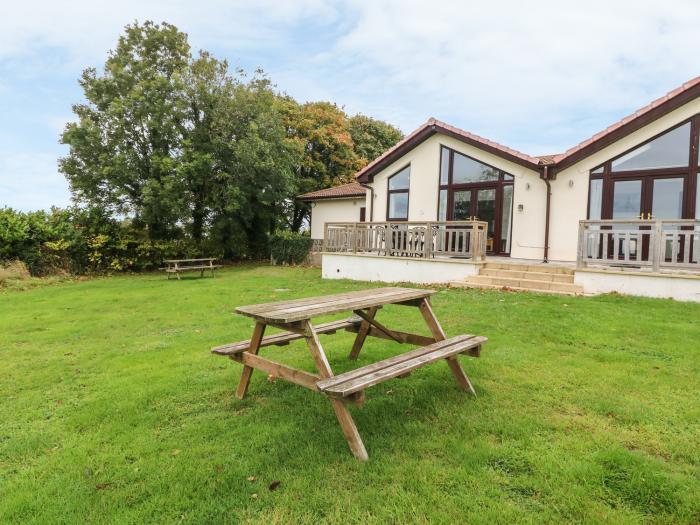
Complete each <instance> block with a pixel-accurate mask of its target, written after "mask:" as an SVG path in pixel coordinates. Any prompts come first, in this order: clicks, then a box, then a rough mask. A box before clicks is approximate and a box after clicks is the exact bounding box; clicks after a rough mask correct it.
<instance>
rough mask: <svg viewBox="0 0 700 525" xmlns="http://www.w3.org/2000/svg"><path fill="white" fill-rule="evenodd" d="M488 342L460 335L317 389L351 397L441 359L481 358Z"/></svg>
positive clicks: (335, 378)
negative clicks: (455, 357) (460, 356)
mask: <svg viewBox="0 0 700 525" xmlns="http://www.w3.org/2000/svg"><path fill="white" fill-rule="evenodd" d="M486 341H487V338H486V337H481V336H475V335H458V336H456V337H451V338H449V339H443V340H442V341H438V342H436V343H433V344H431V345H428V346H423V347H421V348H418V349H416V350H412V351H410V352H406V353H405V354H401V355H397V356H394V357H390V358H388V359H384V360H382V361H378V362H376V363H372V364H370V365H367V366H363V367H362V368H357V369H355V370H351V371H350V372H346V373H344V374H339V375H337V376H333V377H329V378H328V379H323V380H321V381H318V382H317V383H316V386H318V389H319V390H320V391H321V392H324V393H326V394H328V395H332V396H337V397H348V396H351V395H353V394H356V393H357V392H361V391H363V390H364V389H366V388H369V387H370V386H373V385H376V384H378V383H382V382H384V381H387V380H389V379H393V378H395V377H402V376H406V375H408V374H409V373H410V372H411V371H413V370H415V369H416V368H420V367H422V366H425V365H428V364H430V363H434V362H435V361H439V360H441V359H449V358H453V357H454V356H456V355H458V354H467V355H470V356H472V357H479V355H480V353H481V345H482V344H483V343H485V342H486Z"/></svg>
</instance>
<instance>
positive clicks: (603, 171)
mask: <svg viewBox="0 0 700 525" xmlns="http://www.w3.org/2000/svg"><path fill="white" fill-rule="evenodd" d="M699 135H700V115H696V116H694V117H693V118H691V119H690V120H688V121H686V122H682V123H681V124H679V125H677V126H674V127H673V128H671V129H669V130H667V131H664V132H663V133H661V134H659V135H657V136H656V137H654V138H652V139H650V140H648V141H646V142H644V143H642V144H640V145H638V146H635V147H634V148H632V149H631V150H629V151H627V152H625V153H623V154H622V155H619V156H617V157H615V158H613V159H610V160H609V161H607V162H605V163H604V164H603V165H601V166H598V167H597V168H595V169H593V170H591V172H590V186H589V197H588V218H589V219H592V220H597V219H624V220H630V219H646V220H649V219H668V220H672V219H680V218H685V219H693V218H700V202H699V201H700V187H698V186H700V181H699V179H700V176H699V175H698V152H697V148H691V144H694V145H700V136H699Z"/></svg>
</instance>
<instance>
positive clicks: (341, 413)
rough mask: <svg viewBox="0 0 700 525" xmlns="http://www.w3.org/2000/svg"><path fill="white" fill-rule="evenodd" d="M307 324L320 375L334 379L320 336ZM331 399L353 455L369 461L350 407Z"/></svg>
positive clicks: (308, 342)
mask: <svg viewBox="0 0 700 525" xmlns="http://www.w3.org/2000/svg"><path fill="white" fill-rule="evenodd" d="M306 324H307V332H306V333H307V335H306V343H307V345H308V347H309V351H310V352H311V356H312V357H313V359H314V362H315V363H316V367H317V368H318V373H319V375H320V376H321V377H322V378H324V379H325V378H329V377H332V376H333V371H332V370H331V367H330V365H329V364H328V359H327V358H326V354H325V353H324V352H323V347H322V346H321V342H320V341H319V340H318V334H317V333H316V331H315V330H314V327H313V325H312V324H311V322H310V321H307V323H306ZM329 399H330V401H331V405H332V406H333V410H334V411H335V416H336V417H337V418H338V423H340V428H341V429H342V430H343V434H344V435H345V439H346V440H347V442H348V445H349V446H350V450H351V451H352V453H353V455H354V456H355V457H356V458H357V459H359V460H361V461H367V460H368V459H369V456H368V455H367V450H366V449H365V445H364V443H363V442H362V437H360V433H359V431H358V430H357V426H356V425H355V421H354V420H353V419H352V415H351V414H350V410H348V407H347V406H345V404H344V403H343V402H342V401H341V400H340V399H335V398H329Z"/></svg>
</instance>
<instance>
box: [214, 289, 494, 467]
mask: <svg viewBox="0 0 700 525" xmlns="http://www.w3.org/2000/svg"><path fill="white" fill-rule="evenodd" d="M433 293H435V292H434V291H433V290H419V289H413V288H395V287H388V288H376V289H373V290H361V291H356V292H347V293H342V294H335V295H328V296H323V297H310V298H305V299H297V300H292V301H281V302H275V303H266V304H259V305H251V306H241V307H239V308H236V312H237V313H239V314H241V315H246V316H248V317H252V318H253V319H255V328H254V329H253V336H252V338H251V339H249V340H247V341H241V342H239V343H232V344H227V345H221V346H217V347H215V348H212V352H213V353H215V354H217V355H222V356H227V357H229V358H231V359H233V360H235V361H238V362H239V363H241V364H243V374H242V376H241V380H240V382H239V384H238V388H237V390H236V396H237V397H238V398H239V399H242V398H243V397H244V396H245V394H246V391H247V389H248V385H249V383H250V376H251V373H252V371H253V370H254V369H256V370H261V371H263V372H265V373H267V374H268V375H270V376H272V377H276V378H281V379H284V380H286V381H290V382H292V383H295V384H297V385H300V386H303V387H306V388H309V389H311V390H314V391H317V392H321V393H323V394H326V395H327V396H328V399H329V400H330V402H331V405H332V406H333V409H334V410H335V414H336V417H337V418H338V422H339V423H340V427H341V429H342V430H343V434H345V439H346V440H347V442H348V445H349V446H350V450H351V451H352V453H353V454H354V455H355V457H357V458H358V459H361V460H366V459H367V457H368V456H367V451H366V450H365V446H364V443H363V442H362V438H361V437H360V434H359V432H358V430H357V427H356V426H355V422H354V421H353V419H352V415H351V414H350V411H349V410H348V407H347V404H348V403H355V404H360V405H361V404H363V403H364V391H365V389H367V388H369V387H371V386H373V385H376V384H378V383H381V382H384V381H388V380H390V379H393V378H396V377H399V378H401V377H406V376H408V375H410V373H411V372H412V371H413V370H415V369H417V368H420V367H422V366H425V365H428V364H431V363H434V362H435V361H441V360H445V361H447V364H448V365H449V368H450V370H451V371H452V374H453V375H454V377H455V379H456V380H457V383H458V385H459V386H460V387H461V388H462V389H464V390H466V391H468V392H470V393H471V394H473V395H476V392H475V391H474V387H473V386H472V384H471V382H470V381H469V378H468V377H467V375H466V374H465V373H464V370H463V369H462V367H461V365H460V363H459V361H458V356H459V355H468V356H472V357H479V355H480V352H481V345H482V344H483V343H485V342H486V338H485V337H481V336H474V335H459V336H456V337H452V338H450V339H447V338H446V337H445V332H444V331H443V329H442V327H441V326H440V323H439V321H438V320H437V317H435V314H434V313H433V310H432V307H431V305H430V301H429V298H430V296H431V295H432V294H433ZM389 304H395V305H402V306H409V307H415V308H417V309H418V310H419V311H420V314H421V315H422V317H423V320H424V321H425V323H426V324H427V326H428V329H429V331H430V334H431V335H430V336H426V335H420V334H414V333H408V332H401V331H398V330H393V329H391V328H388V327H387V326H385V325H384V324H382V323H381V322H379V321H378V320H377V319H376V315H377V312H378V311H379V310H380V309H381V308H382V307H383V306H384V305H389ZM346 311H351V312H353V313H354V314H355V316H353V317H350V318H348V319H343V320H339V321H331V322H328V323H322V324H318V325H314V324H313V323H312V322H311V319H312V318H314V317H318V316H321V315H332V314H336V313H340V312H346ZM267 326H273V327H275V328H280V329H282V330H284V331H283V332H281V333H277V334H272V335H269V336H265V335H264V334H265V328H266V327H267ZM338 330H346V331H348V332H353V333H355V334H357V335H356V336H355V341H354V343H353V346H352V349H351V350H350V356H349V357H350V359H356V358H357V356H358V355H359V353H360V351H361V349H362V346H363V344H364V341H365V339H366V338H367V337H379V338H382V339H387V340H391V341H395V342H397V343H405V344H412V345H418V346H419V348H416V349H414V350H411V351H409V352H406V353H403V354H400V355H397V356H394V357H390V358H388V359H384V360H382V361H378V362H376V363H372V364H370V365H367V366H363V367H361V368H358V369H356V370H352V371H350V372H346V373H344V374H340V375H337V376H334V375H333V371H332V370H331V367H330V364H329V363H328V359H327V357H326V354H325V352H324V350H323V347H322V346H321V341H320V340H319V337H318V336H319V335H321V334H333V333H335V332H337V331H338ZM297 339H304V340H305V341H306V345H307V346H308V348H309V351H310V353H311V357H312V358H313V360H314V362H315V364H316V369H317V370H318V373H317V374H315V373H311V372H307V371H305V370H300V369H297V368H292V367H290V366H288V365H285V364H282V363H279V362H276V361H272V360H271V359H266V358H264V357H261V356H259V355H257V354H258V351H259V350H260V348H262V347H266V346H272V345H276V346H283V345H287V344H289V343H290V342H291V341H294V340H297Z"/></svg>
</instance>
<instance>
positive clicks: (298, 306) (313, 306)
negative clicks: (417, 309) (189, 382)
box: [236, 286, 435, 323]
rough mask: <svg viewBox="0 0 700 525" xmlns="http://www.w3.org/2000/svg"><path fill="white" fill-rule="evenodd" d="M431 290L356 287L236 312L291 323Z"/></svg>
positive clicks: (423, 294)
mask: <svg viewBox="0 0 700 525" xmlns="http://www.w3.org/2000/svg"><path fill="white" fill-rule="evenodd" d="M434 293H435V290H421V289H416V288H400V287H394V286H390V287H385V288H373V289H370V290H358V291H354V292H345V293H339V294H333V295H322V296H318V297H307V298H304V299H294V300H291V301H277V302H274V303H265V304H254V305H249V306H239V307H238V308H236V312H237V313H239V314H242V315H247V316H248V317H253V318H255V319H257V320H259V321H263V322H272V323H274V322H277V323H292V322H295V321H304V320H308V319H311V318H312V317H317V316H319V315H327V314H335V313H340V312H345V311H348V310H359V309H365V308H369V307H371V306H380V305H383V304H394V303H401V302H404V301H410V300H413V299H422V298H424V297H428V296H430V295H432V294H434Z"/></svg>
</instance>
